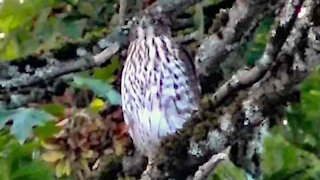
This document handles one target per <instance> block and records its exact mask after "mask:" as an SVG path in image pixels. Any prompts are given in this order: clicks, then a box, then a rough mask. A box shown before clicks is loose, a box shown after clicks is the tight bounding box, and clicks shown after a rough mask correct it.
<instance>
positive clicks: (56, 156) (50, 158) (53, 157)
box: [42, 150, 65, 162]
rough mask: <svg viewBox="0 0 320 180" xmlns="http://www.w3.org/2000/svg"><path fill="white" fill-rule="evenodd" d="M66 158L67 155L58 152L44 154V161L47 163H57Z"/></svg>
mask: <svg viewBox="0 0 320 180" xmlns="http://www.w3.org/2000/svg"><path fill="white" fill-rule="evenodd" d="M64 157H65V154H64V153H63V152H61V151H58V150H53V151H48V152H46V153H44V154H42V159H43V160H44V161H47V162H56V161H58V160H60V159H62V158H64Z"/></svg>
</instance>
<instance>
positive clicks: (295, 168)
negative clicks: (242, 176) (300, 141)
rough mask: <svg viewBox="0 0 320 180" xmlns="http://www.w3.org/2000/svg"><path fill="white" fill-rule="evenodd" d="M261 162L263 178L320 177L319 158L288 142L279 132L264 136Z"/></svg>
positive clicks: (304, 179) (289, 179)
mask: <svg viewBox="0 0 320 180" xmlns="http://www.w3.org/2000/svg"><path fill="white" fill-rule="evenodd" d="M261 162H262V165H261V166H262V168H261V169H262V172H263V176H264V179H265V180H272V179H279V180H281V179H283V180H307V179H314V180H316V179H320V160H319V159H318V158H317V157H316V156H315V155H314V154H312V153H310V152H307V151H304V150H302V149H300V148H297V147H296V146H295V145H293V144H291V143H289V142H288V141H286V140H285V139H284V137H283V136H281V135H280V134H278V135H271V136H268V137H266V138H265V141H264V152H263V153H262V161H261Z"/></svg>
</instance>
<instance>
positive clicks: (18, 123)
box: [0, 108, 54, 143]
mask: <svg viewBox="0 0 320 180" xmlns="http://www.w3.org/2000/svg"><path fill="white" fill-rule="evenodd" d="M53 118H54V117H53V116H51V115H50V114H48V113H46V112H44V111H41V110H36V109H33V108H20V109H17V110H0V129H2V128H3V127H4V125H5V124H6V123H7V122H8V121H10V120H12V121H13V124H12V127H11V134H12V135H14V136H15V137H16V138H17V139H18V141H19V142H20V143H23V142H24V141H25V140H26V139H27V137H28V136H29V135H30V133H31V131H32V128H33V127H34V126H38V125H44V123H45V122H47V121H49V120H52V119H53Z"/></svg>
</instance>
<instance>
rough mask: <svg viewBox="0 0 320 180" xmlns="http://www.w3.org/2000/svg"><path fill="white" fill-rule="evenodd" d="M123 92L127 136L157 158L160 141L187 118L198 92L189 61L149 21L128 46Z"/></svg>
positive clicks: (196, 103)
mask: <svg viewBox="0 0 320 180" xmlns="http://www.w3.org/2000/svg"><path fill="white" fill-rule="evenodd" d="M143 21H146V20H143ZM147 22H148V21H147ZM143 23H145V22H143ZM121 91H122V104H123V113H124V119H125V122H126V123H127V125H128V127H129V134H130V135H131V137H132V139H133V141H134V144H135V146H136V148H137V149H138V150H139V151H141V152H142V153H143V154H144V155H146V156H148V157H152V156H154V155H155V151H156V149H157V147H158V146H159V144H160V141H161V138H162V137H164V136H166V135H168V134H172V133H175V132H176V130H177V129H180V128H182V126H183V124H184V123H185V121H187V120H188V119H190V117H191V113H192V112H193V111H195V110H197V108H198V103H199V93H200V92H199V82H198V80H197V78H196V75H195V72H194V69H193V66H192V63H191V60H190V59H189V57H188V56H186V54H185V53H184V52H183V51H182V50H181V49H180V48H178V46H177V45H176V44H175V43H173V41H172V40H171V39H170V38H169V37H167V36H165V35H158V34H156V33H155V30H154V27H153V24H148V23H147V26H146V24H143V25H141V24H140V27H138V37H137V39H135V40H134V41H133V42H131V43H130V46H129V49H128V54H127V59H126V62H125V66H124V69H123V73H122V82H121Z"/></svg>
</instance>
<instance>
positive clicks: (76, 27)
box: [61, 19, 86, 40]
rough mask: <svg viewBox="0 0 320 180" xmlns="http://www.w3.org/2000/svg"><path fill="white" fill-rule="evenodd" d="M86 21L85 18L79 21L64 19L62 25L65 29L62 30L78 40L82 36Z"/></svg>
mask: <svg viewBox="0 0 320 180" xmlns="http://www.w3.org/2000/svg"><path fill="white" fill-rule="evenodd" d="M85 23H86V20H85V19H81V20H77V21H72V20H63V21H62V25H61V26H62V30H63V31H62V32H63V33H64V34H65V35H67V36H69V37H70V38H72V39H74V40H78V39H79V38H81V37H82V34H83V30H84V26H85Z"/></svg>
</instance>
